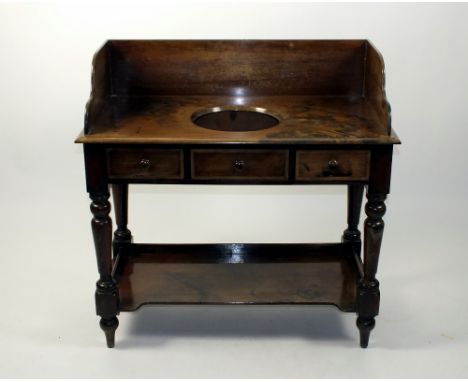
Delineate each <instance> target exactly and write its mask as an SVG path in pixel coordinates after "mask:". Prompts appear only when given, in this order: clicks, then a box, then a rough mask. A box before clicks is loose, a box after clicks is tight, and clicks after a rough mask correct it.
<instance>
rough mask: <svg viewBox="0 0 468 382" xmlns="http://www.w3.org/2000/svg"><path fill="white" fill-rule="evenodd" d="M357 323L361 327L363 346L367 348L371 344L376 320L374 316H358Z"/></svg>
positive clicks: (360, 335) (361, 342)
mask: <svg viewBox="0 0 468 382" xmlns="http://www.w3.org/2000/svg"><path fill="white" fill-rule="evenodd" d="M356 325H357V327H358V329H359V337H360V344H361V347H362V348H363V349H365V348H366V347H367V345H369V337H370V332H371V331H372V329H374V327H375V320H374V319H373V318H362V317H358V319H357V320H356Z"/></svg>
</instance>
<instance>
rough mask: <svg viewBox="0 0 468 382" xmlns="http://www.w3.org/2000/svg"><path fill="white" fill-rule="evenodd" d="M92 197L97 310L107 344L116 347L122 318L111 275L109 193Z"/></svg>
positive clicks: (93, 194) (94, 193)
mask: <svg viewBox="0 0 468 382" xmlns="http://www.w3.org/2000/svg"><path fill="white" fill-rule="evenodd" d="M90 196H91V200H92V203H91V212H92V214H93V219H92V220H91V227H92V230H93V236H94V244H95V248H96V258H97V264H98V271H99V275H100V277H99V280H98V281H97V283H96V294H95V296H96V312H97V314H98V315H99V316H101V321H100V325H101V328H102V329H103V330H104V332H105V334H106V341H107V346H108V347H114V335H115V330H116V329H117V326H118V325H119V320H118V319H117V317H116V316H117V314H118V312H119V310H118V300H119V296H118V289H117V285H116V284H115V282H114V279H113V278H112V265H113V264H112V247H111V243H112V221H111V218H110V216H109V212H110V203H109V201H108V199H109V192H108V191H103V192H101V193H98V192H93V193H91V194H90Z"/></svg>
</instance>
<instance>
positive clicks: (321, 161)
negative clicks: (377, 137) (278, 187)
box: [296, 150, 370, 182]
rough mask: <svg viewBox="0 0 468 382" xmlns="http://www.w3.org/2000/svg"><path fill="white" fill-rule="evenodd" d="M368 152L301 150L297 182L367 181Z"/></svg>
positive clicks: (297, 162)
mask: <svg viewBox="0 0 468 382" xmlns="http://www.w3.org/2000/svg"><path fill="white" fill-rule="evenodd" d="M369 164H370V151H368V150H299V151H298V152H297V154H296V180H299V181H320V182H327V181H330V182H333V181H349V180H356V181H365V180H367V179H368V178H369Z"/></svg>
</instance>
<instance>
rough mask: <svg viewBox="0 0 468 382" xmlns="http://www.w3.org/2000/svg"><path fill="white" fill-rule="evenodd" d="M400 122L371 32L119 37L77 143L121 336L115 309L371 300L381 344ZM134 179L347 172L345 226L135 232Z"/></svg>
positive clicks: (320, 177) (107, 54) (364, 318)
mask: <svg viewBox="0 0 468 382" xmlns="http://www.w3.org/2000/svg"><path fill="white" fill-rule="evenodd" d="M390 122H391V121H390V106H389V104H388V102H387V99H386V96H385V86H384V63H383V59H382V56H381V55H380V54H379V53H378V51H377V50H376V49H375V48H374V47H373V45H372V44H371V43H369V42H368V41H366V40H339V41H337V40H320V41H316V40H298V41H283V40H281V41H272V40H257V41H252V40H239V41H233V40H224V41H209V40H205V41H195V40H192V41H190V40H189V41H181V40H173V41H160V40H143V41H108V42H107V43H106V44H105V45H104V46H103V47H102V48H101V49H100V50H99V51H98V52H97V53H96V55H95V57H94V60H93V76H92V92H91V98H90V100H89V102H88V104H87V107H86V117H85V128H84V131H83V132H82V134H81V135H80V136H79V137H78V138H77V140H76V142H78V143H82V144H83V145H84V158H85V168H86V184H87V190H88V192H89V195H90V197H91V199H92V203H91V212H92V214H93V219H92V231H93V236H94V243H95V247H96V256H97V263H98V270H99V275H100V278H99V280H98V281H97V288H96V310H97V314H98V315H99V316H101V321H100V325H101V328H102V329H103V330H104V332H105V334H106V339H107V345H108V346H109V347H113V346H114V334H115V330H116V328H117V326H118V322H119V321H118V319H117V315H118V314H119V313H120V312H122V311H133V310H136V309H138V308H139V307H140V306H141V305H143V304H239V303H241V304H332V305H335V306H337V307H338V308H339V309H340V310H342V311H344V312H357V315H358V318H357V326H358V328H359V331H360V343H361V346H362V347H367V345H368V342H369V335H370V331H371V330H372V329H373V328H374V325H375V320H374V317H375V316H376V315H377V314H378V311H379V300H380V296H379V282H378V281H377V279H376V277H375V275H376V272H377V264H378V260H379V252H380V246H381V241H382V234H383V228H384V222H383V220H382V217H383V215H384V213H385V204H384V201H385V198H386V196H387V194H388V193H389V190H390V172H391V162H392V149H393V145H394V144H398V143H400V142H399V139H398V137H397V136H396V135H395V133H394V132H393V130H392V129H391V125H390ZM130 183H153V184H159V183H177V184H235V185H241V184H264V185H272V184H290V185H294V184H337V185H347V188H348V211H347V214H348V219H347V228H346V230H345V231H344V233H343V236H342V238H341V241H340V242H338V243H330V244H240V243H236V244H136V243H133V238H132V234H131V232H130V231H129V229H128V228H127V208H128V185H129V184H130ZM109 186H111V187H112V194H113V198H114V206H115V218H116V223H117V229H116V230H115V232H114V235H113V238H112V221H111V218H110V216H109V214H110V210H111V206H110V202H109V196H110V194H109ZM364 187H366V196H367V204H366V206H365V212H366V215H367V218H366V220H365V222H364V242H363V259H362V258H361V235H360V231H359V229H358V225H359V215H360V209H361V203H362V196H363V190H364Z"/></svg>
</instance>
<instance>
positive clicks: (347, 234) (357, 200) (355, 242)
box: [342, 184, 364, 254]
mask: <svg viewBox="0 0 468 382" xmlns="http://www.w3.org/2000/svg"><path fill="white" fill-rule="evenodd" d="M363 193H364V185H362V184H350V185H348V228H346V229H345V231H344V232H343V236H342V240H343V242H344V243H350V244H351V245H352V246H353V248H354V251H355V252H356V253H358V254H360V253H361V232H359V229H358V225H359V217H360V215H361V205H362V195H363Z"/></svg>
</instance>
